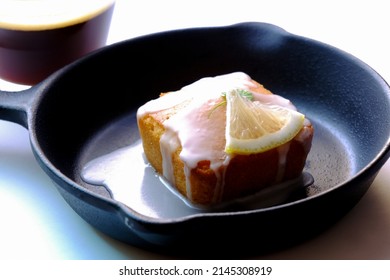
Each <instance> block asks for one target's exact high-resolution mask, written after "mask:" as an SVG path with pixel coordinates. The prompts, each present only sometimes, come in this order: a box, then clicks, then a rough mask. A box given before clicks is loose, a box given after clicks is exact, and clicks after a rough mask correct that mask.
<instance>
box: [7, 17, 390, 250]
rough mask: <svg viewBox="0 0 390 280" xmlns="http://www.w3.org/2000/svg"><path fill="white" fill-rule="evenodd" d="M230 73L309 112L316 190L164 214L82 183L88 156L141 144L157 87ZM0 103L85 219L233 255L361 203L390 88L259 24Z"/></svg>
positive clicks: (186, 33)
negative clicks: (141, 113)
mask: <svg viewBox="0 0 390 280" xmlns="http://www.w3.org/2000/svg"><path fill="white" fill-rule="evenodd" d="M233 71H243V72H246V73H248V74H249V75H251V76H252V77H253V78H254V79H256V80H258V81H259V82H261V83H263V84H264V85H266V87H268V88H269V89H271V90H272V91H273V92H275V93H278V94H280V95H282V96H285V97H287V98H289V99H290V100H292V101H293V102H294V103H295V104H296V105H297V107H298V109H299V110H300V111H302V112H304V113H305V114H306V115H307V117H308V118H309V119H311V121H312V122H313V124H314V126H315V129H316V131H315V137H314V141H313V148H312V151H311V153H310V156H309V158H308V162H307V166H306V169H305V170H306V171H307V172H309V173H311V174H312V175H313V177H314V179H315V183H314V185H312V186H310V187H308V188H306V189H305V190H302V191H300V192H298V193H296V194H295V195H294V197H291V198H290V199H289V200H287V201H286V202H285V203H283V204H281V205H276V206H271V207H266V208H262V209H255V210H248V211H229V212H221V213H203V214H196V215H190V216H185V217H179V218H168V219H158V218H150V217H148V216H145V215H142V214H140V213H137V212H135V211H134V210H132V209H131V208H129V207H127V206H125V205H123V204H121V203H119V202H117V201H115V200H113V199H111V198H110V195H109V193H108V192H106V191H105V189H104V188H97V187H91V186H90V185H88V184H86V183H84V182H83V181H82V180H81V179H80V170H81V168H82V167H83V165H84V164H85V163H86V162H87V161H89V160H90V159H92V158H94V157H97V156H99V155H103V154H105V153H108V152H110V151H113V150H115V149H117V148H119V147H123V146H126V145H128V144H129V143H130V142H131V141H133V140H134V139H138V137H139V136H138V134H137V133H138V132H137V130H136V129H130V128H131V127H134V124H135V112H136V110H137V108H138V106H140V105H141V104H143V103H144V102H146V101H148V100H150V99H152V98H156V97H157V95H158V94H159V93H160V92H164V91H169V90H175V89H179V88H181V87H182V86H184V85H187V84H189V83H191V82H193V81H195V80H198V79H199V78H201V77H205V76H213V75H220V74H224V73H229V72H233ZM0 100H1V101H0V118H2V119H5V120H10V121H13V122H16V123H19V124H21V125H23V126H24V127H26V128H27V129H28V130H29V131H30V138H31V145H32V149H33V152H34V154H35V156H36V158H37V160H38V162H39V164H40V165H41V166H42V168H43V169H44V170H45V171H46V172H47V174H48V175H49V176H50V177H51V178H52V180H53V181H54V182H55V183H56V185H57V186H58V190H59V192H60V193H61V194H62V196H63V197H64V199H65V200H66V201H67V202H68V203H69V204H70V205H71V207H72V208H73V209H74V210H75V211H76V212H77V213H78V214H79V215H80V216H81V217H82V218H84V219H85V220H86V221H87V222H88V223H90V224H91V225H93V226H94V227H96V228H97V229H99V230H100V231H102V232H104V233H106V234H108V235H109V236H111V237H113V238H116V239H118V240H121V241H123V242H127V243H130V244H133V245H135V246H139V247H142V248H146V249H150V250H155V251H162V252H165V253H172V252H174V253H183V252H184V253H188V254H190V255H193V256H195V255H197V254H199V256H201V257H206V258H208V257H210V256H211V254H216V255H218V253H219V252H222V253H223V254H224V255H221V256H225V257H226V256H228V255H226V254H227V252H230V253H244V252H246V253H263V252H267V251H268V250H275V249H278V248H283V247H285V246H289V245H292V244H295V243H297V242H300V241H302V240H304V239H307V238H309V237H311V236H313V235H315V234H318V233H320V232H321V231H323V230H325V229H326V228H328V227H329V226H330V225H332V224H333V223H334V222H336V221H337V220H338V219H340V218H341V217H342V216H343V215H344V214H346V213H347V212H348V211H349V210H350V209H351V208H352V207H353V206H354V205H355V204H356V203H357V202H358V201H359V199H360V198H361V197H362V196H363V194H364V193H365V192H366V191H367V189H368V188H369V186H370V185H371V183H372V181H373V180H374V178H375V176H376V174H377V172H378V171H379V169H380V168H381V167H382V165H383V164H384V163H385V162H386V160H387V159H388V157H389V151H390V149H389V135H390V122H389V117H388V116H389V113H390V98H389V87H388V85H387V84H386V83H385V82H384V81H383V79H382V78H381V77H380V76H379V75H378V74H377V73H376V72H374V71H373V70H372V69H371V68H370V67H368V66H367V65H366V64H364V63H363V62H361V61H360V60H358V59H356V58H355V57H353V56H351V55H349V54H347V53H345V52H343V51H340V50H338V49H336V48H333V47H331V46H328V45H325V44H322V43H320V42H316V41H313V40H310V39H307V38H302V37H300V36H296V35H292V34H290V33H288V32H286V31H284V30H282V29H280V28H278V27H276V26H273V25H269V24H264V23H242V24H237V25H232V26H226V27H211V28H194V29H187V30H175V31H170V32H163V33H159V34H153V35H148V36H144V37H140V38H135V39H131V40H128V41H124V42H121V43H118V44H115V45H112V46H109V47H106V48H104V49H102V50H99V51H97V52H95V53H94V54H92V55H90V56H87V57H85V58H83V59H81V60H78V61H76V62H75V63H73V64H71V65H69V66H67V67H65V68H63V69H61V70H60V71H58V72H56V73H55V74H53V75H52V76H50V77H49V78H48V79H46V80H45V81H43V82H42V83H40V84H38V85H36V86H34V87H32V88H31V89H29V90H26V91H22V92H17V93H11V92H0ZM107 131H110V133H107ZM129 168H131V166H129ZM129 188H131V184H130V185H129Z"/></svg>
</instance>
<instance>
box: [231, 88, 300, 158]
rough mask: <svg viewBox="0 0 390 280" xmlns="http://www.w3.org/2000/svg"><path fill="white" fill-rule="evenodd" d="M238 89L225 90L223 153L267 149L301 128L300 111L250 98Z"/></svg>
mask: <svg viewBox="0 0 390 280" xmlns="http://www.w3.org/2000/svg"><path fill="white" fill-rule="evenodd" d="M240 92H242V91H240V90H232V91H229V92H227V93H226V102H227V108H226V146H225V151H226V153H229V154H233V153H234V154H244V155H248V154H252V153H261V152H265V151H268V150H270V149H273V148H275V147H277V146H280V145H282V144H285V143H287V142H288V141H290V140H291V139H293V138H294V137H295V136H296V135H297V134H298V132H299V131H300V130H301V128H302V127H303V123H304V119H305V116H304V115H303V114H301V113H299V112H297V111H295V110H291V109H289V108H286V107H281V106H278V105H271V104H264V103H261V102H259V101H252V100H250V99H248V98H247V97H246V96H245V95H243V94H241V93H240Z"/></svg>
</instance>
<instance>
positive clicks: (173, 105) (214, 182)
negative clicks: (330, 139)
mask: <svg viewBox="0 0 390 280" xmlns="http://www.w3.org/2000/svg"><path fill="white" fill-rule="evenodd" d="M232 89H242V90H245V91H248V92H250V93H252V94H253V97H254V99H255V100H257V101H259V102H263V103H266V104H275V105H278V106H283V107H286V108H289V109H292V110H296V108H295V107H294V105H293V104H292V103H291V102H290V101H289V100H287V99H285V98H283V97H281V96H278V95H275V94H272V93H271V92H270V91H269V90H267V89H265V88H264V87H263V86H262V85H260V84H259V83H257V82H256V81H254V80H252V79H251V78H250V77H249V76H248V75H246V74H245V73H241V72H236V73H231V74H226V75H221V76H217V77H210V78H203V79H201V80H199V81H197V82H195V83H193V84H191V85H188V86H186V87H183V88H182V89H180V90H178V91H172V92H169V93H165V94H161V96H160V97H159V98H157V99H155V100H151V101H149V102H147V103H146V104H144V105H143V106H141V107H140V108H139V109H138V112H137V120H138V127H139V131H140V135H141V139H142V144H143V148H144V153H145V156H146V158H147V159H148V161H149V162H150V164H151V165H152V166H153V167H154V168H155V169H156V171H157V172H158V173H159V174H161V175H162V176H163V177H164V178H165V180H166V181H167V182H168V183H169V184H170V185H171V186H172V187H174V188H176V189H177V190H178V191H179V192H180V193H181V194H182V195H183V196H185V197H186V198H187V199H188V200H189V201H190V202H191V203H194V204H200V205H214V204H217V203H220V202H224V201H229V200H232V199H235V198H240V197H243V196H246V195H249V194H253V193H255V192H258V191H259V190H261V189H264V188H266V187H272V185H275V184H278V183H280V182H283V181H286V180H290V179H294V178H297V177H299V176H300V175H301V173H302V170H303V168H304V165H305V161H306V158H307V155H308V153H309V151H310V148H311V141H312V137H313V127H312V125H311V123H310V122H309V121H308V120H307V119H305V121H304V124H303V126H302V128H301V129H300V131H299V133H298V134H296V135H295V137H294V138H293V139H292V140H290V141H288V142H287V143H284V144H282V145H280V146H278V147H275V148H272V149H270V150H267V151H265V152H260V153H252V154H234V153H227V152H226V151H225V144H226V137H225V132H226V106H219V104H221V102H222V101H223V99H222V95H221V94H222V93H224V92H227V91H229V90H232ZM216 108H218V109H216Z"/></svg>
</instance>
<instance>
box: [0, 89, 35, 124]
mask: <svg viewBox="0 0 390 280" xmlns="http://www.w3.org/2000/svg"><path fill="white" fill-rule="evenodd" d="M34 91H35V88H29V89H26V90H22V91H18V92H10V91H2V90H0V120H6V121H11V122H14V123H18V124H20V125H22V126H24V127H26V128H27V127H28V122H27V119H28V118H27V116H28V111H29V109H30V107H31V104H32V101H33V97H34V95H35V94H34Z"/></svg>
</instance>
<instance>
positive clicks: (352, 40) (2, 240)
mask: <svg viewBox="0 0 390 280" xmlns="http://www.w3.org/2000/svg"><path fill="white" fill-rule="evenodd" d="M385 4H386V1H377V0H371V1H341V0H340V1H303V0H295V1H288V0H283V1H282V0H273V1H261V0H257V1H248V0H226V1H219V0H218V1H215V0H208V1H203V0H196V1H194V0H187V1H169V0H166V1H151V0H142V1H140V0H138V1H136V0H131V1H130V0H117V5H116V9H115V13H114V18H113V21H112V24H111V31H110V35H109V39H108V44H111V43H113V42H116V41H120V40H123V39H128V38H131V37H135V36H139V35H143V34H148V33H153V32H156V31H162V30H170V29H178V28H185V27H195V26H216V25H227V24H234V23H238V22H242V21H261V22H268V23H272V24H276V25H279V26H280V27H282V28H284V29H286V30H287V31H289V32H292V33H295V34H298V35H303V36H306V37H310V38H313V39H317V40H320V41H322V42H325V43H328V44H331V45H334V46H336V47H338V48H341V49H343V50H345V51H347V52H349V53H351V54H353V55H355V56H356V57H358V58H360V59H361V60H363V61H364V62H366V63H367V64H369V65H370V66H371V67H372V68H374V69H375V70H376V71H377V72H379V73H380V74H381V75H382V76H383V77H384V79H385V80H387V81H390V54H389V52H390V40H389V35H388V34H389V29H390V17H389V15H388V9H387V5H385ZM0 88H1V89H3V90H7V89H19V88H22V87H18V86H16V85H12V84H9V83H6V82H4V81H0ZM378 127H380V124H378ZM389 186H390V162H387V164H386V165H385V166H384V167H383V169H382V170H381V172H380V173H379V174H378V177H377V179H376V180H375V182H374V184H373V185H372V187H371V188H370V190H369V191H368V193H367V194H366V195H365V196H364V198H363V199H362V200H361V201H360V203H359V204H358V205H357V206H356V207H355V208H354V209H353V210H352V211H351V212H350V213H349V214H348V215H347V216H346V217H345V218H344V219H342V220H341V221H340V222H338V223H337V224H336V225H334V226H333V227H332V228H330V229H329V230H327V231H326V232H324V233H323V234H321V235H319V236H318V237H316V238H314V239H312V240H309V241H307V242H305V243H303V244H300V245H298V246H296V247H294V248H290V249H286V250H284V251H281V252H277V253H273V254H270V255H263V256H262V255H259V256H256V258H263V259H390V190H389ZM0 224H1V225H0V248H1V249H0V259H11V260H12V259H42V260H45V259H165V258H168V257H167V256H164V255H159V254H155V253H153V252H148V251H145V250H142V249H138V248H134V247H132V246H130V245H126V244H123V243H121V242H118V241H115V240H113V239H111V238H110V237H107V236H105V235H103V234H101V233H100V232H98V231H96V230H95V229H94V228H92V227H91V226H90V225H89V224H87V223H86V222H84V220H82V219H81V218H80V217H79V216H78V215H77V214H76V213H75V212H74V211H73V210H72V209H71V208H70V207H69V206H68V205H67V204H66V203H65V202H64V201H63V199H62V197H61V196H60V195H59V194H58V193H57V190H56V189H55V187H54V186H53V184H52V182H51V181H50V179H49V178H48V177H47V176H46V174H45V173H44V172H43V171H42V170H41V169H40V168H39V166H38V164H37V163H36V162H35V159H34V158H33V155H32V152H31V149H30V146H29V138H28V132H27V131H26V130H25V129H24V128H22V127H20V126H18V125H16V124H12V123H8V122H4V121H0ZM205 258H207V255H205Z"/></svg>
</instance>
